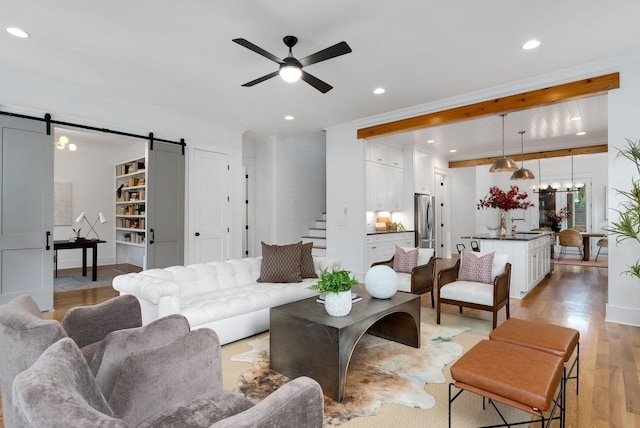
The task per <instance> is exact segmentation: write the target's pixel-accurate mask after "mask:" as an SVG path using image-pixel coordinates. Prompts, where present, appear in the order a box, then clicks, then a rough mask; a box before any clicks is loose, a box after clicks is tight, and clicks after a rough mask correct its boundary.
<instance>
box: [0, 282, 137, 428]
mask: <svg viewBox="0 0 640 428" xmlns="http://www.w3.org/2000/svg"><path fill="white" fill-rule="evenodd" d="M139 325H142V317H141V316H140V305H139V304H138V300H137V299H136V298H135V297H133V296H120V297H116V298H114V299H110V300H108V301H106V302H104V303H101V304H100V305H95V306H88V307H78V308H73V309H71V310H69V311H68V312H67V314H66V316H65V317H64V319H63V321H62V324H61V323H59V322H58V321H55V320H45V319H43V318H42V313H41V311H40V309H39V308H38V305H36V303H35V302H34V301H33V299H32V298H31V297H29V296H28V295H22V296H18V297H16V298H15V299H13V300H12V301H10V302H9V303H6V304H4V305H0V350H2V351H1V352H0V392H1V393H2V407H3V418H4V424H5V426H6V427H8V428H10V427H12V426H13V415H12V412H11V408H12V405H11V384H12V382H13V380H14V378H15V377H16V375H18V374H19V373H20V372H22V371H24V370H25V369H27V368H28V367H30V366H31V364H33V363H34V362H35V361H36V359H37V358H38V357H39V356H40V354H42V352H44V350H45V349H47V348H48V347H49V346H50V345H51V344H53V343H55V342H56V341H58V340H59V339H61V338H64V337H67V336H71V338H72V339H73V340H75V341H76V343H77V344H78V345H79V346H82V353H83V355H84V356H85V359H87V360H90V359H91V358H92V356H93V354H94V352H95V350H96V349H97V348H98V347H99V342H100V341H101V340H102V339H104V338H105V336H107V335H108V334H109V333H110V332H112V331H114V330H117V329H120V328H127V327H130V326H139Z"/></svg>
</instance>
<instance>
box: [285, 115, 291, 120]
mask: <svg viewBox="0 0 640 428" xmlns="http://www.w3.org/2000/svg"><path fill="white" fill-rule="evenodd" d="M284 120H293V116H291V115H287V116H285V117H284Z"/></svg>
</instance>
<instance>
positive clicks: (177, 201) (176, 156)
mask: <svg viewBox="0 0 640 428" xmlns="http://www.w3.org/2000/svg"><path fill="white" fill-rule="evenodd" d="M148 153H149V165H148V172H147V179H148V180H149V182H148V183H147V205H148V207H149V208H148V209H147V222H148V237H147V263H146V268H147V269H152V268H163V267H167V266H176V265H182V264H183V263H184V154H183V153H182V147H181V146H179V145H177V144H167V143H158V142H154V143H153V148H151V147H150V148H149V151H148Z"/></svg>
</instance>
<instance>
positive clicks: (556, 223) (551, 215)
mask: <svg viewBox="0 0 640 428" xmlns="http://www.w3.org/2000/svg"><path fill="white" fill-rule="evenodd" d="M545 217H546V218H547V221H549V222H551V230H553V231H554V232H560V230H561V229H562V222H563V221H564V220H565V219H566V218H569V211H568V209H567V207H563V208H560V211H558V212H555V211H549V212H547V213H546V214H545Z"/></svg>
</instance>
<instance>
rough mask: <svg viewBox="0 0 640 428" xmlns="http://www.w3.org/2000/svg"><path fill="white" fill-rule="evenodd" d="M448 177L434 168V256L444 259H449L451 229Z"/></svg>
mask: <svg viewBox="0 0 640 428" xmlns="http://www.w3.org/2000/svg"><path fill="white" fill-rule="evenodd" d="M450 180H451V179H450V177H448V176H447V175H446V172H445V171H442V170H439V169H438V168H436V171H435V182H436V186H437V188H436V207H435V209H434V212H435V215H436V218H435V224H436V227H435V231H436V256H437V257H442V258H445V259H448V258H451V227H450V225H449V219H450V218H451V211H450V208H449V206H450V201H451V193H450V192H451V191H450V183H449V182H450Z"/></svg>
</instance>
